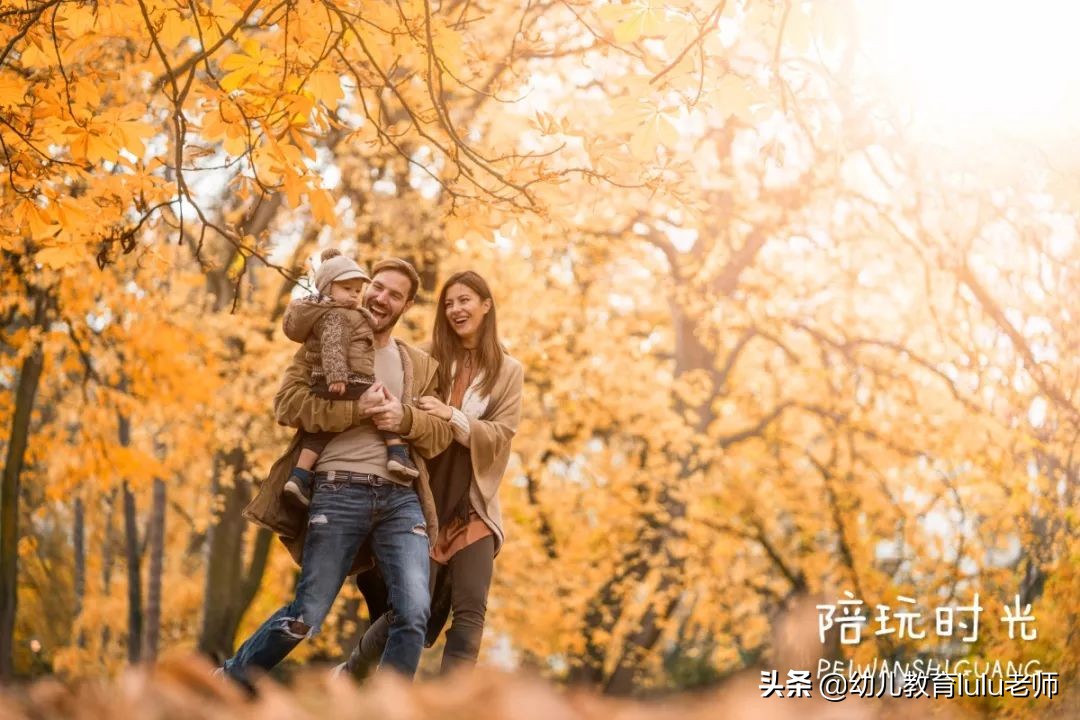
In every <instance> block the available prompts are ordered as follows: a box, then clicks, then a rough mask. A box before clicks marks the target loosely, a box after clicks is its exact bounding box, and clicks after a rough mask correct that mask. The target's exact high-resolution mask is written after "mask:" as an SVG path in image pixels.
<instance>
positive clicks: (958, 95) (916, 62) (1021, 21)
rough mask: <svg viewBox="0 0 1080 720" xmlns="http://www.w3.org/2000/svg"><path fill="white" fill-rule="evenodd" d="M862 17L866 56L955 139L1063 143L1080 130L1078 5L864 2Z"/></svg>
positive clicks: (1033, 0) (1051, 0)
mask: <svg viewBox="0 0 1080 720" xmlns="http://www.w3.org/2000/svg"><path fill="white" fill-rule="evenodd" d="M857 7H858V9H859V12H860V20H861V23H862V27H863V32H862V35H863V37H864V38H865V42H864V45H863V49H864V52H865V54H866V56H867V57H868V59H869V60H870V62H871V63H872V64H873V65H874V66H875V67H876V68H877V69H878V70H880V72H881V73H882V75H883V76H884V78H885V80H886V81H887V82H889V83H890V84H892V85H894V92H895V93H896V94H897V97H899V98H901V99H903V100H906V101H909V102H910V103H911V107H913V108H915V109H916V111H917V113H918V117H919V118H920V119H921V120H924V121H927V122H929V123H931V124H933V125H935V126H939V127H942V128H945V129H947V130H952V131H957V132H964V131H967V130H971V129H992V130H999V131H1004V132H1007V133H1010V134H1019V135H1022V136H1025V137H1032V136H1040V135H1042V134H1045V133H1048V132H1049V133H1052V134H1054V135H1057V134H1061V135H1062V136H1063V138H1062V139H1064V136H1065V133H1066V132H1067V128H1069V127H1070V126H1071V127H1072V128H1075V127H1076V126H1077V125H1078V121H1080V77H1078V73H1077V68H1078V67H1080V42H1077V39H1076V33H1077V30H1078V28H1080V3H1077V2H1073V1H1072V0H1029V1H1028V2H1016V0H1012V1H1010V2H1002V0H870V2H865V0H859V3H858V5H857ZM1070 135H1071V133H1070Z"/></svg>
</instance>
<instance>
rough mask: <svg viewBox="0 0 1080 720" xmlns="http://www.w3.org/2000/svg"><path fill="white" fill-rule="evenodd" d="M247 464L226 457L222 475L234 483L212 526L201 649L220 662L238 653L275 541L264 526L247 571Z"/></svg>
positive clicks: (240, 457) (236, 456)
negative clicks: (244, 622)
mask: <svg viewBox="0 0 1080 720" xmlns="http://www.w3.org/2000/svg"><path fill="white" fill-rule="evenodd" d="M245 462H246V456H245V454H244V452H243V451H242V450H240V449H239V448H236V449H234V450H233V451H232V452H230V453H228V454H227V455H225V456H224V463H223V465H222V466H221V468H222V472H229V473H230V474H231V475H232V483H231V484H230V486H229V487H227V488H225V489H223V490H222V491H221V494H223V495H224V499H225V505H224V507H223V508H222V511H221V515H220V516H219V517H218V518H217V520H216V522H214V523H213V524H212V525H211V526H210V530H209V542H208V543H207V563H206V591H205V594H204V602H203V608H204V610H203V624H202V630H201V632H200V633H199V650H200V651H201V652H203V653H206V654H207V655H209V656H210V657H211V658H213V659H214V661H215V662H220V661H221V660H224V659H225V658H227V657H229V656H231V655H232V653H233V640H234V638H235V637H236V629H237V628H238V627H239V625H240V620H241V619H242V618H243V615H244V612H245V611H246V610H247V608H248V605H250V604H251V601H252V599H254V597H255V593H256V592H257V591H258V589H259V583H260V581H261V580H262V575H263V571H264V570H265V569H266V559H267V557H268V556H269V554H270V541H271V540H272V539H273V535H272V534H271V533H270V531H268V530H266V529H265V528H259V530H258V531H257V532H256V534H255V542H254V546H255V547H254V549H253V550H252V553H251V560H250V562H249V564H248V567H247V570H246V572H245V569H244V530H245V528H246V522H245V521H244V519H243V517H241V515H240V513H241V512H242V511H243V509H244V507H246V506H247V504H248V502H249V501H250V500H251V486H250V483H248V482H247V481H245V480H243V479H241V478H240V477H239V474H240V471H241V470H242V469H243V467H244V463H245Z"/></svg>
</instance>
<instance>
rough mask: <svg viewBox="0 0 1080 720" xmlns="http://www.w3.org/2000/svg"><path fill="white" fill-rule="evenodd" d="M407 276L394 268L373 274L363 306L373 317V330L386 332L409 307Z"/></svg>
mask: <svg viewBox="0 0 1080 720" xmlns="http://www.w3.org/2000/svg"><path fill="white" fill-rule="evenodd" d="M410 286H411V284H410V283H409V278H408V277H406V276H405V275H403V274H402V273H399V272H398V271H396V270H382V271H381V272H378V273H376V274H375V277H374V278H372V280H371V284H370V285H368V289H367V292H366V293H364V307H365V308H367V309H368V310H369V311H370V312H371V315H372V317H374V318H375V328H374V330H375V332H386V331H388V330H390V329H391V328H393V327H394V325H396V324H397V321H398V318H400V317H401V314H402V313H404V312H405V311H406V310H408V309H409V306H411V305H412V300H409V299H408V297H409V288H410Z"/></svg>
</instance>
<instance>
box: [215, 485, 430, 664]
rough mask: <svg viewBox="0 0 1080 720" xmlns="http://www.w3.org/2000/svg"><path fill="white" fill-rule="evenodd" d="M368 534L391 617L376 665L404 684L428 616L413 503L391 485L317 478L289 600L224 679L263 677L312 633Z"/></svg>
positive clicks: (423, 553)
mask: <svg viewBox="0 0 1080 720" xmlns="http://www.w3.org/2000/svg"><path fill="white" fill-rule="evenodd" d="M368 535H370V536H371V540H372V546H373V549H374V550H375V557H376V558H377V559H378V561H379V567H380V569H381V570H382V573H383V577H384V578H385V580H386V585H387V590H388V593H389V597H388V600H389V602H390V604H391V606H392V607H393V608H394V610H395V613H394V623H393V625H392V626H391V627H390V632H389V636H388V638H387V643H386V650H385V651H384V652H383V654H382V661H381V664H380V666H381V667H389V668H392V669H394V670H397V671H398V672H401V673H402V674H404V675H406V676H408V677H412V676H413V675H414V674H415V673H416V666H417V664H418V663H419V662H420V651H421V650H422V649H423V646H424V635H425V633H426V631H427V621H428V615H429V613H430V607H429V606H430V595H429V590H428V537H427V530H426V524H425V522H424V514H423V511H422V510H421V509H420V500H419V498H417V496H416V492H415V491H414V490H413V489H412V488H411V487H405V486H404V485H399V484H397V483H393V482H389V481H387V482H386V483H385V484H381V485H364V484H359V483H348V482H342V481H334V482H328V481H327V480H326V476H325V475H323V474H322V473H318V474H316V479H315V493H314V496H313V497H312V499H311V506H310V508H309V511H308V527H307V536H306V537H305V539H304V555H303V565H302V567H301V570H300V580H299V582H298V583H297V585H296V597H295V598H294V599H293V601H292V602H291V603H289V604H288V605H286V606H285V607H283V608H281V609H280V610H278V611H277V612H275V613H274V614H273V615H271V616H270V618H269V619H268V620H267V621H266V622H264V623H263V624H262V625H261V626H260V627H259V629H258V630H256V631H255V633H254V634H253V635H252V636H251V637H249V638H248V639H247V640H246V641H245V642H244V644H243V645H241V646H240V649H239V650H237V651H236V655H234V656H233V657H232V658H230V659H229V660H226V661H225V672H226V673H228V674H229V675H230V676H232V677H233V678H235V679H236V680H238V681H240V682H242V683H244V684H248V682H249V678H248V675H247V669H248V668H250V667H256V668H259V669H262V670H264V671H265V670H269V669H270V668H272V667H274V666H275V665H277V664H278V663H279V662H281V661H282V660H283V659H284V658H285V656H286V655H288V654H289V653H290V652H291V651H292V649H293V648H294V647H296V646H297V645H299V644H300V641H301V640H303V639H304V638H305V637H310V636H311V635H314V634H315V633H316V632H318V630H319V626H320V625H321V624H322V622H323V620H325V619H326V615H327V614H328V613H329V612H330V607H331V605H333V603H334V599H335V598H336V597H337V594H338V592H340V591H341V586H342V584H343V583H344V582H345V576H346V574H347V573H348V572H349V569H350V567H351V565H352V561H353V558H354V557H355V556H356V552H357V550H359V549H360V546H361V545H362V544H363V542H364V541H365V540H366V539H367V538H368Z"/></svg>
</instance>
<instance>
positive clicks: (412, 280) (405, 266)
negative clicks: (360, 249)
mask: <svg viewBox="0 0 1080 720" xmlns="http://www.w3.org/2000/svg"><path fill="white" fill-rule="evenodd" d="M383 270H394V271H396V272H399V273H401V274H402V275H404V276H405V277H407V278H409V298H408V299H409V300H412V299H413V298H415V297H416V291H417V290H419V289H420V274H419V273H418V272H416V268H414V267H413V266H412V263H410V262H409V261H407V260H402V259H401V258H386V259H385V260H380V261H379V262H377V263H375V267H373V268H371V277H375V276H376V275H378V274H379V273H381V272H382V271H383Z"/></svg>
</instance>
